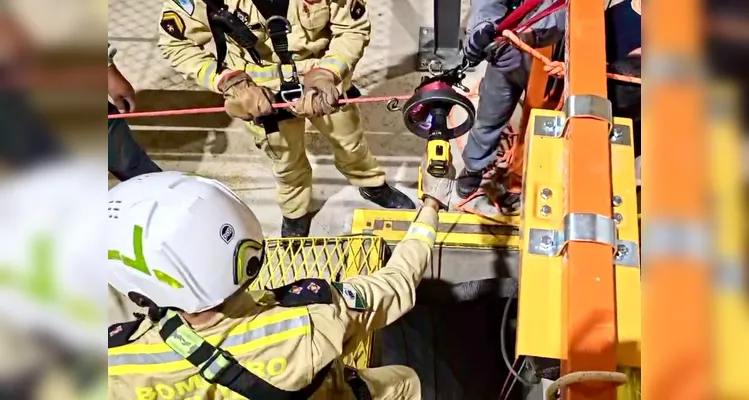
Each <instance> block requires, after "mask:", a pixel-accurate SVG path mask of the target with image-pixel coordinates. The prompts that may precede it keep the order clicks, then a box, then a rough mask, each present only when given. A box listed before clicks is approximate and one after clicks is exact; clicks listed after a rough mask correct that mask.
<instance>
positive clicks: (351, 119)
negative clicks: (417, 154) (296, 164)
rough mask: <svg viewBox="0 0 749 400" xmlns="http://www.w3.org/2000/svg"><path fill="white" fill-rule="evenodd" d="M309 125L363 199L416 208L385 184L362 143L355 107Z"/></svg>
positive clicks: (380, 203) (404, 196) (314, 119)
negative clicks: (326, 142) (326, 140)
mask: <svg viewBox="0 0 749 400" xmlns="http://www.w3.org/2000/svg"><path fill="white" fill-rule="evenodd" d="M310 121H311V122H312V125H314V126H315V128H317V130H318V131H320V133H322V134H323V135H325V136H327V137H328V138H329V142H330V145H331V147H332V148H333V157H334V159H335V166H336V168H337V169H338V170H339V171H341V173H342V174H343V176H345V177H346V179H348V181H349V182H351V184H352V185H354V186H357V187H359V192H360V193H361V195H362V197H364V198H365V199H367V200H370V201H372V202H373V203H375V204H377V205H379V206H381V207H384V208H400V209H402V208H409V209H410V208H416V205H415V204H414V202H413V201H412V200H411V199H409V198H408V196H406V195H405V194H403V193H402V192H400V191H398V190H396V189H394V188H393V187H392V186H390V185H388V184H387V183H385V172H384V171H383V170H382V168H380V165H379V164H378V163H377V160H376V159H375V158H374V156H373V155H372V152H371V151H370V149H369V146H368V144H367V141H366V140H365V139H364V129H363V128H362V125H361V119H360V117H359V108H358V107H357V106H356V105H348V106H345V107H343V108H341V110H340V111H338V112H336V113H334V114H331V115H328V116H325V117H320V118H312V119H311V120H310Z"/></svg>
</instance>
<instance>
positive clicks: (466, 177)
mask: <svg viewBox="0 0 749 400" xmlns="http://www.w3.org/2000/svg"><path fill="white" fill-rule="evenodd" d="M483 175H484V174H482V173H481V171H478V172H476V171H470V170H468V169H467V168H463V170H462V171H460V175H458V179H457V181H458V182H457V184H456V185H455V187H456V191H457V192H458V196H460V198H461V199H465V198H468V196H470V195H472V194H473V193H475V192H476V191H477V190H479V187H480V186H481V179H483Z"/></svg>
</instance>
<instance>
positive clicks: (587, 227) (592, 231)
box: [528, 213, 638, 267]
mask: <svg viewBox="0 0 749 400" xmlns="http://www.w3.org/2000/svg"><path fill="white" fill-rule="evenodd" d="M528 240H529V244H528V252H529V253H530V254H536V255H544V256H548V257H557V256H560V255H561V254H562V253H563V252H564V249H565V248H566V247H567V244H568V243H569V242H592V243H600V244H605V245H608V246H611V249H612V253H613V257H614V262H615V264H616V265H627V266H633V267H636V266H637V265H638V263H637V254H638V251H637V245H636V244H635V243H634V242H632V241H627V240H617V238H616V223H615V222H614V220H613V219H612V218H607V217H605V216H603V215H598V214H591V213H572V214H567V215H565V216H564V223H563V225H562V227H561V228H560V229H558V230H552V229H534V228H531V229H530V234H529V237H528Z"/></svg>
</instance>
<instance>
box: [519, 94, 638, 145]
mask: <svg viewBox="0 0 749 400" xmlns="http://www.w3.org/2000/svg"><path fill="white" fill-rule="evenodd" d="M562 111H563V112H564V115H563V116H556V117H550V116H543V115H539V116H537V117H536V120H535V124H534V131H533V134H534V135H538V136H550V137H557V138H558V137H562V136H563V135H564V131H565V130H566V129H567V122H569V120H571V119H572V118H593V119H598V120H602V121H606V122H608V124H609V135H610V134H611V131H612V128H613V127H614V117H613V115H612V111H611V101H609V99H607V98H605V97H600V96H596V95H590V94H579V95H572V96H568V97H567V99H566V100H565V101H564V108H563V109H562ZM628 138H629V137H628V136H627V139H628Z"/></svg>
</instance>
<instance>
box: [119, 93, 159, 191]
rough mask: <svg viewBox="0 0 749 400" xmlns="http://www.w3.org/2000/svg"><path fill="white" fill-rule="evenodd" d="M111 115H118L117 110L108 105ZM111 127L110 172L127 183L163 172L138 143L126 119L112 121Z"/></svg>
mask: <svg viewBox="0 0 749 400" xmlns="http://www.w3.org/2000/svg"><path fill="white" fill-rule="evenodd" d="M108 107H109V114H116V113H118V111H117V108H116V107H115V106H114V105H113V104H112V103H108ZM108 125H109V143H108V147H109V172H111V173H112V175H114V176H115V177H116V178H117V179H119V180H120V181H126V180H128V179H130V178H134V177H136V176H138V175H143V174H147V173H150V172H161V168H159V166H158V165H156V163H154V162H153V160H151V158H150V157H148V155H147V154H146V152H145V151H143V149H142V148H141V147H140V146H138V143H136V142H135V139H133V133H132V132H131V131H130V127H129V126H128V125H127V122H125V120H124V119H110V120H108Z"/></svg>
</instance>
